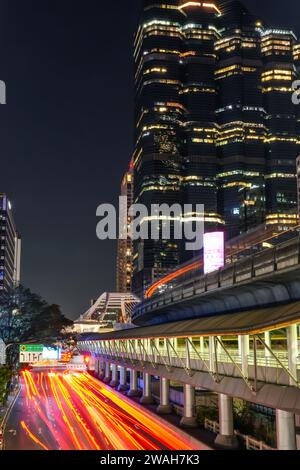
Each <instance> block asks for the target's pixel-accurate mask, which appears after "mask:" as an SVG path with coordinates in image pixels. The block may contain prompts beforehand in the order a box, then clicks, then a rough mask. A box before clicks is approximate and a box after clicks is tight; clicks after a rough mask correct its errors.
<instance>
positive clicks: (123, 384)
mask: <svg viewBox="0 0 300 470" xmlns="http://www.w3.org/2000/svg"><path fill="white" fill-rule="evenodd" d="M127 389H128V386H127V373H126V367H120V385H119V386H118V390H119V391H120V392H125V391H126V390H127Z"/></svg>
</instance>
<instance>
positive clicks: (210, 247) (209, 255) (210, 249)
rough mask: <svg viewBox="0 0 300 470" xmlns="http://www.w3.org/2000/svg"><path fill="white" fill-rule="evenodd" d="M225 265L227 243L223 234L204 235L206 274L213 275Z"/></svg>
mask: <svg viewBox="0 0 300 470" xmlns="http://www.w3.org/2000/svg"><path fill="white" fill-rule="evenodd" d="M224 264H225V243H224V233H223V232H213V233H205V235H204V274H208V273H212V272H213V271H217V270H218V269H220V268H223V267H224Z"/></svg>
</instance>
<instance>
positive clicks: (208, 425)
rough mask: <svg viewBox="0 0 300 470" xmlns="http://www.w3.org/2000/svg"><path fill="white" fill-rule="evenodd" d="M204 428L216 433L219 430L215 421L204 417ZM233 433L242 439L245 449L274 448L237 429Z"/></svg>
mask: <svg viewBox="0 0 300 470" xmlns="http://www.w3.org/2000/svg"><path fill="white" fill-rule="evenodd" d="M204 428H205V429H206V430H207V431H210V432H213V433H214V434H218V433H219V432H220V426H219V423H218V422H217V421H211V420H210V419H207V418H206V419H205V422H204ZM234 434H235V435H236V436H237V437H239V438H240V439H242V440H243V441H244V444H245V447H246V449H247V450H275V449H274V448H273V447H270V446H268V445H267V444H266V443H265V442H263V441H259V440H257V439H255V438H254V437H251V436H246V435H245V434H241V433H240V432H238V431H234Z"/></svg>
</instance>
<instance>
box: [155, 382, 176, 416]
mask: <svg viewBox="0 0 300 470" xmlns="http://www.w3.org/2000/svg"><path fill="white" fill-rule="evenodd" d="M171 411H172V407H171V405H170V381H169V380H168V379H166V378H165V377H161V378H160V405H159V406H158V408H157V413H159V414H164V415H166V414H170V413H171Z"/></svg>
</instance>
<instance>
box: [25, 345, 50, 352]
mask: <svg viewBox="0 0 300 470" xmlns="http://www.w3.org/2000/svg"><path fill="white" fill-rule="evenodd" d="M43 349H44V346H43V345H42V344H21V345H20V353H26V352H28V353H40V352H41V353H42V352H43Z"/></svg>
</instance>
